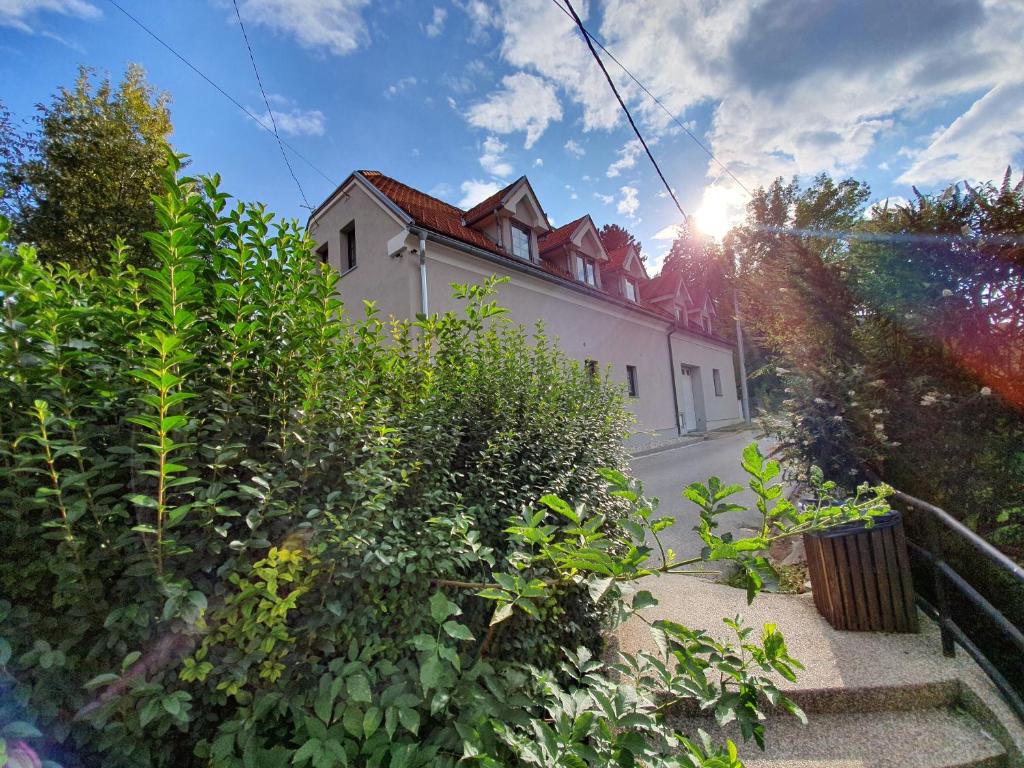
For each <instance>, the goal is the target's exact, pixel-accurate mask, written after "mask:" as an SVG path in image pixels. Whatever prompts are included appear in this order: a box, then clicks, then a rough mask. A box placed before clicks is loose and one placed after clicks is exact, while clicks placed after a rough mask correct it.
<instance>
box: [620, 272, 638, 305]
mask: <svg viewBox="0 0 1024 768" xmlns="http://www.w3.org/2000/svg"><path fill="white" fill-rule="evenodd" d="M622 282H623V293H624V294H625V296H626V298H627V299H628V300H629V301H632V302H633V303H634V304H635V303H636V283H634V282H633V281H632V280H631V279H630V278H628V277H624V278H622Z"/></svg>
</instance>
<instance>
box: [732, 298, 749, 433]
mask: <svg viewBox="0 0 1024 768" xmlns="http://www.w3.org/2000/svg"><path fill="white" fill-rule="evenodd" d="M732 306H733V317H734V318H735V319H736V348H737V349H738V350H739V353H740V397H741V398H742V399H743V420H744V421H745V422H747V424H749V423H750V393H749V392H747V356H746V353H745V352H744V351H743V325H742V324H741V323H740V299H739V293H738V292H737V291H736V286H733V289H732Z"/></svg>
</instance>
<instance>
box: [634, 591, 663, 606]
mask: <svg viewBox="0 0 1024 768" xmlns="http://www.w3.org/2000/svg"><path fill="white" fill-rule="evenodd" d="M657 604H658V599H657V598H656V597H655V596H654V595H652V594H651V593H650V592H648V591H647V590H646V589H644V590H641V591H640V592H637V593H636V594H635V595H634V596H633V610H634V611H642V610H643V609H644V608H650V607H651V606H653V605H657Z"/></svg>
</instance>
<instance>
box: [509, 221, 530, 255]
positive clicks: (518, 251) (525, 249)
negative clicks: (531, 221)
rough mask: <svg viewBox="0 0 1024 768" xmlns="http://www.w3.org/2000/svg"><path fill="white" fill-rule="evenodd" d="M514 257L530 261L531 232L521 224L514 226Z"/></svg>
mask: <svg viewBox="0 0 1024 768" xmlns="http://www.w3.org/2000/svg"><path fill="white" fill-rule="evenodd" d="M512 255H513V256H518V257H519V258H520V259H526V261H529V260H530V230H528V229H527V228H526V227H523V226H520V225H519V224H513V225H512Z"/></svg>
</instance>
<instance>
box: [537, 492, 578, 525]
mask: <svg viewBox="0 0 1024 768" xmlns="http://www.w3.org/2000/svg"><path fill="white" fill-rule="evenodd" d="M540 503H541V504H543V505H544V506H546V507H547V508H548V509H550V510H552V511H553V512H557V513H558V514H560V515H562V516H563V517H567V518H569V519H570V520H572V521H573V522H574V523H576V524H577V525H578V524H579V522H580V518H579V515H577V514H576V513H575V512H573V509H572V507H570V506H569V504H568V503H566V502H565V501H563V500H562V499H560V498H559V497H558V496H555V495H553V494H550V493H548V494H545V495H544V496H541V497H540Z"/></svg>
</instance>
